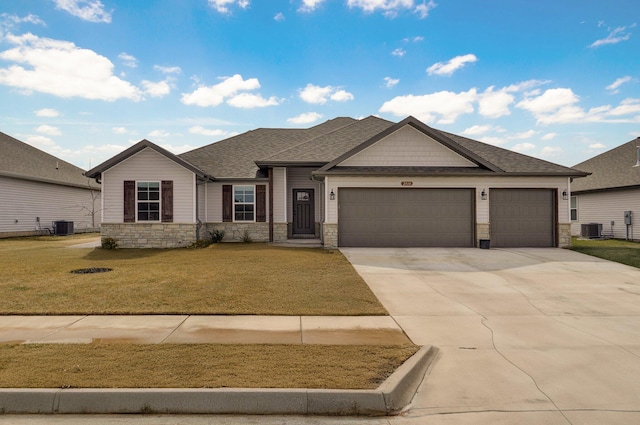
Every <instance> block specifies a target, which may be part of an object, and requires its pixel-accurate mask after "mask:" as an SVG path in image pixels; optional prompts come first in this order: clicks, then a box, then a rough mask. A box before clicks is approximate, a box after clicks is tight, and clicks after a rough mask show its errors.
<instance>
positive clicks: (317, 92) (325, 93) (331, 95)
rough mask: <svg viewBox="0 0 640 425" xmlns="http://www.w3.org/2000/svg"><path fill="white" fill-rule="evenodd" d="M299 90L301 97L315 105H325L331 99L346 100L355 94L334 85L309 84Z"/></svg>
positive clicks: (351, 98)
mask: <svg viewBox="0 0 640 425" xmlns="http://www.w3.org/2000/svg"><path fill="white" fill-rule="evenodd" d="M298 92H299V93H300V99H302V100H303V101H305V102H307V103H311V104H315V105H323V104H325V103H327V101H328V100H329V99H331V100H333V101H336V102H346V101H348V100H353V98H354V97H353V94H351V93H349V92H347V91H345V90H342V89H340V88H337V87H332V86H325V87H320V86H315V85H313V84H307V86H306V87H305V88H304V89H300V90H298Z"/></svg>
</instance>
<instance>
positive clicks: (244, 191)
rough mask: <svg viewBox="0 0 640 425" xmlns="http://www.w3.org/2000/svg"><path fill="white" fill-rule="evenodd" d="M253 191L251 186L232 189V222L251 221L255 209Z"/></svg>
mask: <svg viewBox="0 0 640 425" xmlns="http://www.w3.org/2000/svg"><path fill="white" fill-rule="evenodd" d="M254 193H255V189H254V187H253V186H234V187H233V217H234V221H253V220H254V209H255V196H254Z"/></svg>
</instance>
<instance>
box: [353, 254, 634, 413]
mask: <svg viewBox="0 0 640 425" xmlns="http://www.w3.org/2000/svg"><path fill="white" fill-rule="evenodd" d="M341 251H342V252H343V253H344V254H345V255H346V256H347V258H348V259H349V261H351V263H352V264H353V265H354V267H355V268H356V270H357V271H358V272H359V273H360V274H361V275H362V277H363V278H364V279H365V281H366V282H367V283H368V284H369V286H370V287H371V289H372V290H373V292H374V293H375V294H376V296H377V297H378V298H379V299H380V301H381V302H382V303H383V304H384V306H385V307H386V308H387V309H388V311H389V313H390V314H391V315H392V316H393V318H394V319H395V320H396V321H397V322H398V324H399V325H400V326H401V327H402V329H404V331H405V332H406V333H407V335H408V336H409V338H411V340H412V341H413V342H415V343H416V344H420V345H423V344H431V345H435V346H437V347H439V348H440V349H441V357H440V358H439V359H438V360H437V362H436V363H435V366H434V367H433V369H432V371H431V374H430V376H429V377H428V378H427V380H426V381H425V383H423V385H422V387H421V389H420V391H419V392H418V394H417V396H416V398H415V399H414V403H413V406H412V408H411V410H410V411H409V412H408V414H406V415H405V416H404V417H399V418H394V419H393V420H392V421H391V422H392V423H405V421H406V423H428V424H478V423H487V424H489V423H490V424H496V423H504V424H512V423H519V424H541V423H544V424H567V423H571V424H578V423H580V424H603V423H608V424H613V423H618V424H620V423H625V424H626V423H640V270H638V269H636V268H632V267H627V266H624V265H620V264H617V263H612V262H608V261H604V260H599V259H597V258H594V257H589V256H586V255H582V254H578V253H575V252H572V251H568V250H562V249H509V250H505V249H491V250H481V249H437V248H425V249H421V248H416V249H376V248H367V249H365V248H345V249H341Z"/></svg>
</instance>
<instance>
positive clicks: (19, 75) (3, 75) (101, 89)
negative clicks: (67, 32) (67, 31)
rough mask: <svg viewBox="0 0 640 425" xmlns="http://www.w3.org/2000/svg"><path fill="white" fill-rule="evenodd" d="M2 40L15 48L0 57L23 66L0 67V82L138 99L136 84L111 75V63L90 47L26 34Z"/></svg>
mask: <svg viewBox="0 0 640 425" xmlns="http://www.w3.org/2000/svg"><path fill="white" fill-rule="evenodd" d="M6 40H7V41H8V42H10V43H12V44H14V45H17V47H15V48H13V49H9V50H5V51H3V52H0V59H3V60H5V61H10V62H16V63H19V64H24V65H26V66H21V65H12V66H9V67H8V68H0V84H4V85H7V86H11V87H16V88H20V89H23V90H25V91H27V92H31V91H38V92H42V93H48V94H52V95H54V96H59V97H63V98H69V97H81V98H85V99H97V100H106V101H114V100H117V99H122V98H124V99H131V100H134V101H138V100H140V99H141V98H142V93H141V92H140V90H139V89H138V88H137V87H135V86H133V85H131V84H130V83H128V82H127V81H124V80H121V79H120V78H118V77H116V76H114V75H113V68H114V66H113V63H111V61H110V60H109V59H107V58H105V57H104V56H101V55H99V54H97V53H96V52H94V51H92V50H88V49H82V48H79V47H77V46H76V45H75V44H74V43H72V42H68V41H61V40H53V39H49V38H40V37H38V36H35V35H33V34H30V33H27V34H24V35H21V36H13V35H8V36H7V37H6Z"/></svg>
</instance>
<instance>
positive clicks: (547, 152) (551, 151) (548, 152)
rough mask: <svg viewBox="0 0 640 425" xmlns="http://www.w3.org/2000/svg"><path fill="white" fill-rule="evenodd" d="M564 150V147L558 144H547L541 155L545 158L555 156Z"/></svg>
mask: <svg viewBox="0 0 640 425" xmlns="http://www.w3.org/2000/svg"><path fill="white" fill-rule="evenodd" d="M562 152H563V151H562V148H559V147H556V146H545V147H544V148H542V151H541V152H540V156H542V157H543V158H554V157H557V156H559V155H560V154H561V153H562Z"/></svg>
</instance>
